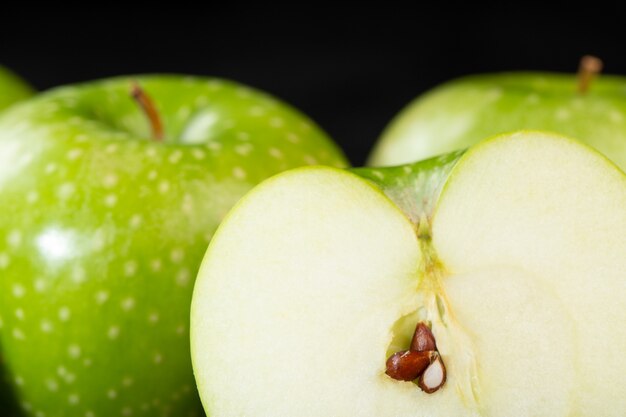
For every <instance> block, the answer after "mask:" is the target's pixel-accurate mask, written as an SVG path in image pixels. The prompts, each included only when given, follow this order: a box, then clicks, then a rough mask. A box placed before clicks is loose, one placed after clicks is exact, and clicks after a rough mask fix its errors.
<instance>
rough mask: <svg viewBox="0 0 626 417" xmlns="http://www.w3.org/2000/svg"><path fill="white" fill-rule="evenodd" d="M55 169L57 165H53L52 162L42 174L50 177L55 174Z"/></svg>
mask: <svg viewBox="0 0 626 417" xmlns="http://www.w3.org/2000/svg"><path fill="white" fill-rule="evenodd" d="M57 168H58V166H57V164H55V163H54V162H50V163H49V164H47V165H46V167H45V168H44V172H45V173H46V174H48V175H52V174H54V173H55V172H56V170H57Z"/></svg>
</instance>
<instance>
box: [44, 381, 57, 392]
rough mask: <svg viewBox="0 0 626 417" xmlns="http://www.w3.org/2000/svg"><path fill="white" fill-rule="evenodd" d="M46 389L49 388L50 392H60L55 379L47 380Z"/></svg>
mask: <svg viewBox="0 0 626 417" xmlns="http://www.w3.org/2000/svg"><path fill="white" fill-rule="evenodd" d="M46 388H48V391H50V392H57V391H58V390H59V383H58V382H57V381H55V380H54V379H47V380H46Z"/></svg>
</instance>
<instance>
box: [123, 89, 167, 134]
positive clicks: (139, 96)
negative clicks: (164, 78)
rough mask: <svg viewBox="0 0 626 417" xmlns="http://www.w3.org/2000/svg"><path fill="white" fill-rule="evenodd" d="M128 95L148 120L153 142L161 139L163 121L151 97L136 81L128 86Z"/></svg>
mask: <svg viewBox="0 0 626 417" xmlns="http://www.w3.org/2000/svg"><path fill="white" fill-rule="evenodd" d="M130 95H131V96H132V98H133V99H134V100H135V102H136V103H137V104H138V105H139V107H140V108H141V110H142V111H143V113H144V114H145V115H146V118H147V119H148V121H149V122H150V128H151V130H152V140H154V141H155V142H162V141H163V123H162V121H161V116H160V115H159V112H158V110H157V108H156V106H155V104H154V101H153V100H152V98H151V97H150V96H149V95H148V93H146V92H145V90H144V89H143V88H141V86H140V85H139V83H137V82H133V83H132V85H131V88H130Z"/></svg>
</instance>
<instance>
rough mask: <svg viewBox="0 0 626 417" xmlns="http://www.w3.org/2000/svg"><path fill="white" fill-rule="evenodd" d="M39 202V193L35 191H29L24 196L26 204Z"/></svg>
mask: <svg viewBox="0 0 626 417" xmlns="http://www.w3.org/2000/svg"><path fill="white" fill-rule="evenodd" d="M37 200H39V193H38V192H37V191H29V192H28V193H27V194H26V202H27V203H29V204H34V203H36V202H37Z"/></svg>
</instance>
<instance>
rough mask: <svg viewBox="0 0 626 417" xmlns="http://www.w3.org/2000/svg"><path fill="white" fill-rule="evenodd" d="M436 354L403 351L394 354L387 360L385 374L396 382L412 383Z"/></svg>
mask: <svg viewBox="0 0 626 417" xmlns="http://www.w3.org/2000/svg"><path fill="white" fill-rule="evenodd" d="M436 356H437V357H438V356H439V355H437V353H436V352H433V351H429V352H416V351H413V350H405V351H402V352H397V353H394V354H393V355H391V356H390V357H389V359H387V370H386V371H385V373H386V374H387V375H389V376H390V377H391V378H393V379H395V380H398V381H413V380H415V379H417V378H418V377H419V376H420V375H421V374H422V373H423V372H424V370H425V369H427V368H428V366H429V365H430V364H431V362H432V360H433V359H434V358H435V357H436Z"/></svg>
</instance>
